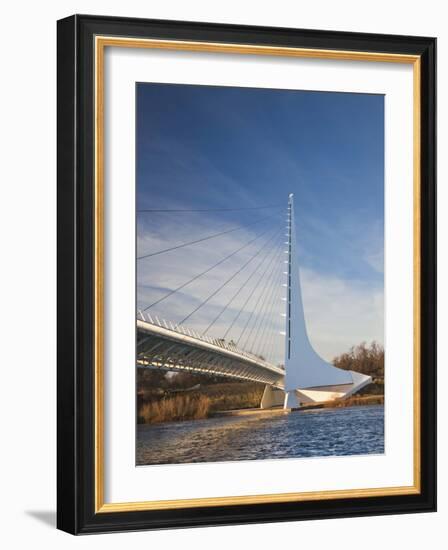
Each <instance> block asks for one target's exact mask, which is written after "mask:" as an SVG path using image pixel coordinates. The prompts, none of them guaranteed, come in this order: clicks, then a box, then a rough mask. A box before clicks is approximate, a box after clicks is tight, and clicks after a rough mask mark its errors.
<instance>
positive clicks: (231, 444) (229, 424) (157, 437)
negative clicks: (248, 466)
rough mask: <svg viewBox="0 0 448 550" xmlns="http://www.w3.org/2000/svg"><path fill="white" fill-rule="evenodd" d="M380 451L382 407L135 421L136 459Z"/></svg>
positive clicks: (215, 458) (210, 459) (218, 458)
mask: <svg viewBox="0 0 448 550" xmlns="http://www.w3.org/2000/svg"><path fill="white" fill-rule="evenodd" d="M380 453H384V407H383V406H382V405H374V406H366V407H347V408H340V409H318V410H310V411H301V412H294V413H291V414H285V415H272V416H271V415H266V416H262V415H260V416H257V415H253V416H233V417H222V418H208V419H205V420H192V421H185V422H169V423H165V424H155V425H138V426H137V452H136V454H137V464H138V465H144V464H181V463H189V462H224V461H229V460H256V459H272V458H295V457H313V456H343V455H359V454H380Z"/></svg>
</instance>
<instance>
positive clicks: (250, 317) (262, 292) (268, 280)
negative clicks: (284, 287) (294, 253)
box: [236, 247, 283, 345]
mask: <svg viewBox="0 0 448 550" xmlns="http://www.w3.org/2000/svg"><path fill="white" fill-rule="evenodd" d="M282 252H283V249H282V248H281V247H280V249H279V254H278V257H280V253H282ZM273 273H275V263H274V265H273V269H272V270H271V271H270V273H269V274H268V276H267V278H266V281H265V283H264V286H263V288H262V290H261V292H260V294H259V296H258V299H257V301H256V303H255V307H254V309H253V310H252V311H251V313H250V315H249V317H248V319H247V321H246V324H245V325H244V328H243V330H242V332H241V334H240V335H239V337H238V340H237V342H236V343H237V345H238V344H239V342H240V340H241V338H242V337H243V336H244V334H245V333H246V330H247V327H248V325H249V323H250V321H251V320H252V317H253V316H254V313H255V311H257V310H258V304H259V303H260V300H261V298H262V297H263V296H264V292H265V290H266V288H267V285H268V283H269V282H270V279H271V276H272V274H273ZM256 288H257V287H256ZM256 288H254V290H253V292H255V290H256Z"/></svg>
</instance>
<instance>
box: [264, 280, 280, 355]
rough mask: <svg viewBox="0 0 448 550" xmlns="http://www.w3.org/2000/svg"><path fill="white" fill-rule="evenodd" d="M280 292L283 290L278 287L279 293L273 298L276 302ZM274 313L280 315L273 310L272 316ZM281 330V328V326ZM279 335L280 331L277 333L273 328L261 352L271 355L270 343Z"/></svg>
mask: <svg viewBox="0 0 448 550" xmlns="http://www.w3.org/2000/svg"><path fill="white" fill-rule="evenodd" d="M282 290H283V288H282V287H281V286H280V288H279V292H278V293H277V296H276V298H275V299H276V301H277V302H279V300H280V297H281V291H282ZM276 313H278V314H279V315H280V312H276V311H275V309H274V310H273V313H272V314H276ZM281 328H283V326H281ZM279 334H280V331H277V330H275V328H274V330H272V331H271V335H270V338H269V337H268V338H266V346H265V347H263V351H266V354H268V353H271V351H272V350H271V347H272V346H271V343H272V344H274V342H275V340H276V338H278V336H279Z"/></svg>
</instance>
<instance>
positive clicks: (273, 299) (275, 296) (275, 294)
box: [253, 271, 283, 349]
mask: <svg viewBox="0 0 448 550" xmlns="http://www.w3.org/2000/svg"><path fill="white" fill-rule="evenodd" d="M282 275H283V272H282V271H280V273H279V277H278V279H277V281H276V283H275V286H274V287H273V290H272V294H271V299H270V302H269V305H268V307H267V308H266V310H265V313H264V317H263V318H266V319H267V320H269V319H272V315H273V310H274V307H275V304H276V302H277V299H278V297H279V294H280V290H281V289H282ZM267 327H268V323H267V322H266V323H264V324H263V329H262V330H261V333H260V334H259V337H260V339H261V341H262V342H263V349H264V348H265V347H266V340H267V339H268V338H266V339H265V334H266V329H267ZM257 340H258V337H257V339H255V340H254V342H253V346H254V347H255V344H256V341H257Z"/></svg>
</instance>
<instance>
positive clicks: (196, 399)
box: [137, 382, 264, 424]
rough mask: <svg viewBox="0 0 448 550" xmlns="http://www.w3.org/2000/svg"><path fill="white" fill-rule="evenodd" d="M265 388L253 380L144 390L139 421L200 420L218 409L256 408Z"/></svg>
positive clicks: (141, 397)
mask: <svg viewBox="0 0 448 550" xmlns="http://www.w3.org/2000/svg"><path fill="white" fill-rule="evenodd" d="M263 389H264V386H262V385H261V384H256V383H253V382H240V383H238V382H236V383H235V382H223V383H217V384H210V385H198V386H195V387H194V388H191V389H189V390H180V389H177V388H173V389H170V388H168V389H165V391H164V392H163V393H161V392H150V391H149V392H146V393H143V392H142V393H140V394H139V396H138V414H137V418H138V423H139V424H157V423H160V422H173V421H179V420H199V419H202V418H209V417H211V416H213V415H214V414H215V413H216V412H218V411H228V410H236V409H238V410H241V409H243V410H244V409H247V410H253V409H257V408H258V407H259V405H260V401H261V397H262V395H263Z"/></svg>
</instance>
